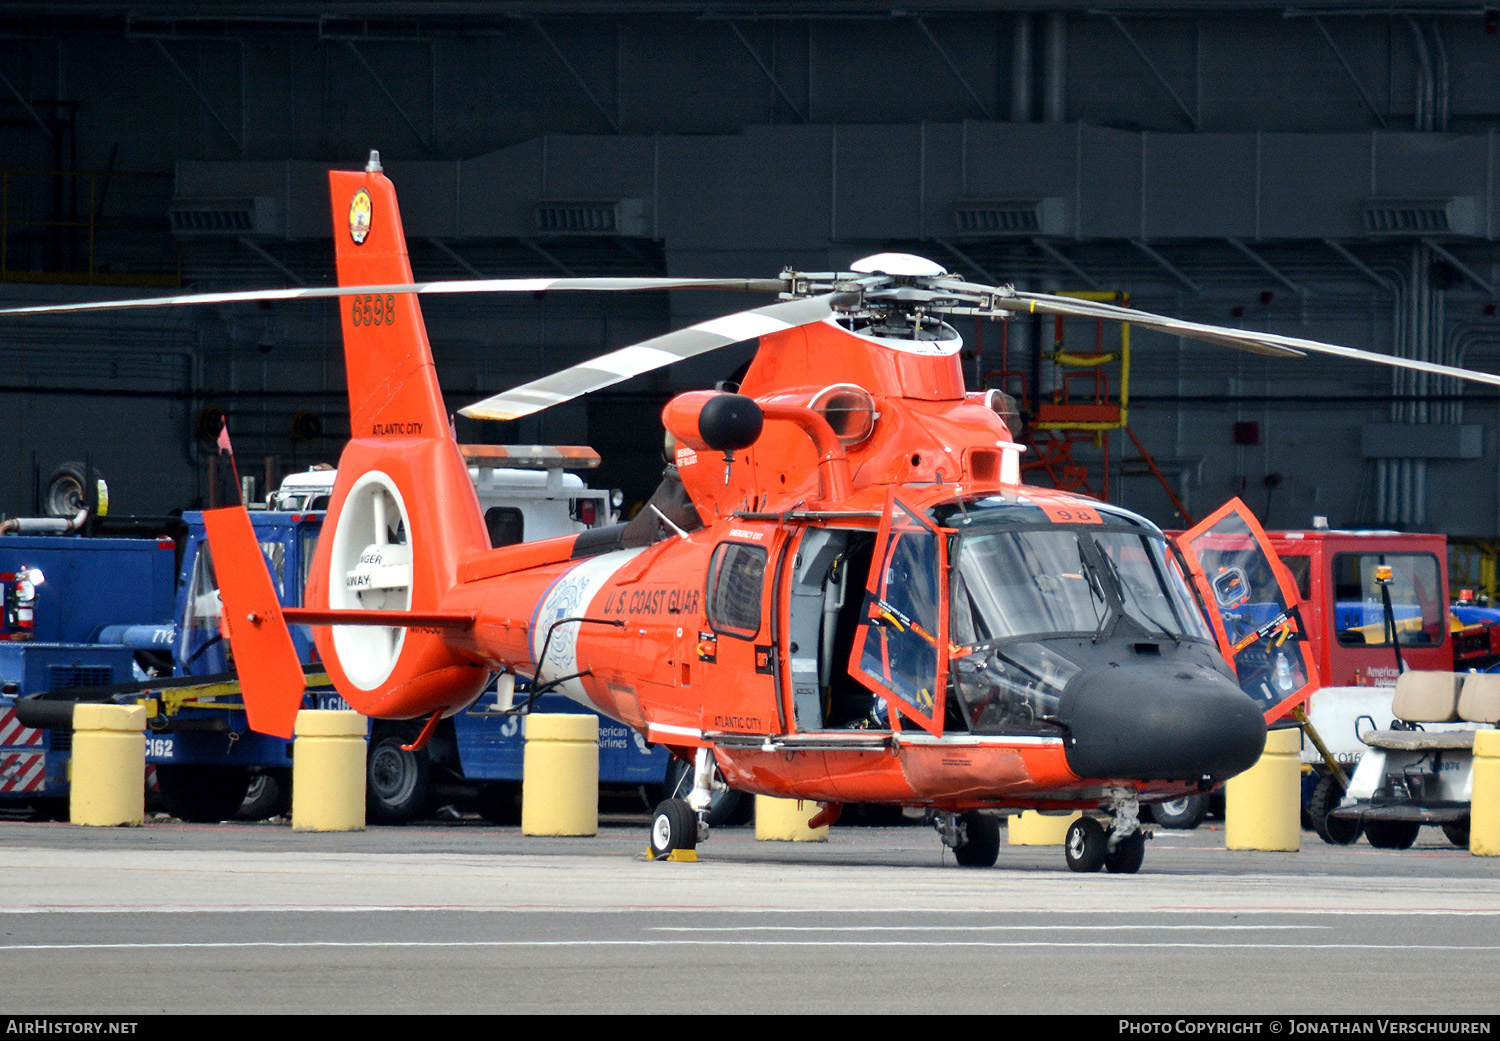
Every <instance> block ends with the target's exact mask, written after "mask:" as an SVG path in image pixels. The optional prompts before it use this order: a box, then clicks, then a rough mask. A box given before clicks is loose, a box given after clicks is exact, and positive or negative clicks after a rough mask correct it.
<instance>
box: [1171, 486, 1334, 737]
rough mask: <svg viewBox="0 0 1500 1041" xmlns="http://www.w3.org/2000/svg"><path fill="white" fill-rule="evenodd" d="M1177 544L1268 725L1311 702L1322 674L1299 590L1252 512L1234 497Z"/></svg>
mask: <svg viewBox="0 0 1500 1041" xmlns="http://www.w3.org/2000/svg"><path fill="white" fill-rule="evenodd" d="M1177 545H1178V547H1179V548H1180V549H1181V550H1182V553H1183V556H1184V557H1185V558H1186V560H1187V565H1188V570H1189V571H1190V572H1191V573H1192V576H1193V583H1194V585H1196V586H1197V588H1198V593H1199V595H1200V596H1201V597H1202V599H1203V603H1204V605H1205V606H1206V607H1207V608H1208V616H1209V617H1208V620H1209V624H1210V625H1212V626H1213V630H1214V637H1215V639H1217V640H1218V643H1219V649H1220V650H1221V651H1223V652H1224V657H1225V658H1226V659H1228V661H1229V662H1230V663H1231V664H1232V665H1233V666H1234V670H1235V674H1236V675H1237V676H1238V677H1239V684H1240V689H1241V690H1243V691H1244V692H1245V693H1246V694H1249V695H1250V696H1251V697H1252V698H1254V699H1255V700H1256V701H1257V702H1258V703H1259V704H1260V706H1261V709H1262V711H1264V712H1265V714H1266V722H1268V723H1270V722H1272V721H1274V720H1277V719H1280V718H1281V717H1283V716H1285V715H1286V714H1287V713H1289V712H1291V711H1292V709H1294V708H1296V707H1297V706H1298V705H1300V704H1302V703H1303V702H1304V701H1306V700H1307V699H1308V697H1309V696H1310V695H1311V694H1312V692H1313V691H1314V690H1316V689H1317V688H1318V685H1319V682H1318V669H1317V665H1316V664H1315V663H1314V660H1313V655H1312V653H1311V648H1310V647H1309V645H1308V642H1307V639H1308V638H1307V631H1306V629H1305V628H1304V626H1303V624H1302V618H1301V615H1300V614H1299V613H1298V610H1297V605H1298V603H1299V602H1300V601H1299V600H1298V597H1297V586H1296V583H1295V582H1293V580H1292V576H1291V575H1290V574H1289V573H1288V572H1287V569H1286V568H1285V567H1284V566H1283V565H1282V563H1281V559H1280V558H1279V557H1278V556H1277V555H1276V551H1275V550H1274V549H1272V548H1271V543H1270V540H1269V539H1267V538H1266V533H1265V531H1264V530H1263V529H1262V528H1261V526H1260V524H1259V523H1258V522H1257V521H1256V519H1255V517H1254V515H1253V514H1251V512H1250V510H1249V509H1248V508H1247V507H1246V506H1245V504H1244V503H1243V502H1241V501H1240V500H1239V499H1231V500H1230V501H1229V502H1227V503H1225V504H1224V505H1223V506H1221V507H1220V508H1219V509H1218V510H1217V511H1215V512H1214V513H1213V514H1212V515H1211V516H1210V517H1208V518H1207V519H1205V520H1204V521H1202V522H1201V523H1200V524H1199V525H1198V526H1197V527H1195V528H1193V529H1192V530H1190V531H1187V532H1184V533H1183V534H1181V535H1179V536H1178V537H1177Z"/></svg>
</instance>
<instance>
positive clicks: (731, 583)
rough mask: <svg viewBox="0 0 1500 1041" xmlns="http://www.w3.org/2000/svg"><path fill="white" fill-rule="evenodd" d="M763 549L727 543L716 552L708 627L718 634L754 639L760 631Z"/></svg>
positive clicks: (710, 575) (711, 564) (710, 570)
mask: <svg viewBox="0 0 1500 1041" xmlns="http://www.w3.org/2000/svg"><path fill="white" fill-rule="evenodd" d="M765 577H766V551H765V548H764V547H763V546H747V545H745V544H744V543H742V542H725V543H723V544H721V545H720V546H719V548H718V549H716V550H714V557H713V560H712V561H710V562H709V568H708V596H707V597H706V600H707V614H708V624H709V626H710V627H711V628H713V630H714V631H715V632H721V633H726V634H728V635H730V636H739V637H742V638H744V639H750V638H752V637H754V636H755V634H756V633H758V632H760V613H761V597H762V595H763V592H764V589H765Z"/></svg>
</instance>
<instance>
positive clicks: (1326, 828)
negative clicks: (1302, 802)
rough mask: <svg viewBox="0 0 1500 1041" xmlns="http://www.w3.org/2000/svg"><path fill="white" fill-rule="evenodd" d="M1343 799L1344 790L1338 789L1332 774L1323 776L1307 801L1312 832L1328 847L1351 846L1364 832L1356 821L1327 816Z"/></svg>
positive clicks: (1337, 783)
mask: <svg viewBox="0 0 1500 1041" xmlns="http://www.w3.org/2000/svg"><path fill="white" fill-rule="evenodd" d="M1343 798H1344V789H1342V788H1340V787H1339V782H1338V780H1337V779H1336V778H1335V777H1334V776H1333V774H1325V775H1324V776H1323V777H1322V778H1321V779H1320V780H1319V781H1318V785H1317V787H1316V788H1314V789H1313V793H1312V798H1311V799H1309V800H1308V801H1307V815H1308V816H1309V817H1311V818H1312V826H1313V831H1315V832H1317V833H1318V838H1320V839H1322V840H1323V841H1324V842H1326V843H1328V844H1329V845H1330V846H1351V845H1353V844H1354V843H1356V842H1358V841H1359V836H1360V835H1361V834H1362V833H1363V832H1364V830H1365V828H1364V825H1363V824H1361V823H1360V822H1359V821H1358V820H1356V819H1353V818H1348V817H1342V818H1341V817H1330V816H1328V814H1329V813H1330V812H1331V811H1332V810H1334V809H1337V808H1338V804H1339V802H1340V801H1341V800H1342V799H1343Z"/></svg>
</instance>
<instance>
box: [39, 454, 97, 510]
mask: <svg viewBox="0 0 1500 1041" xmlns="http://www.w3.org/2000/svg"><path fill="white" fill-rule="evenodd" d="M94 480H95V481H98V482H100V483H103V482H104V475H103V474H101V473H100V472H99V471H98V470H95V471H94ZM105 487H106V488H107V487H108V485H107V484H106V485H105ZM92 491H93V489H91V488H90V487H89V475H88V468H87V467H85V466H84V465H83V464H82V463H63V464H62V465H61V466H59V467H58V468H57V469H56V470H53V471H52V472H51V473H50V474H48V475H47V484H46V485H45V486H44V487H43V489H42V513H44V514H46V515H47V516H48V517H73V516H76V515H77V513H78V511H79V510H82V509H85V508H87V507H88V505H89V502H90V500H91V499H92V498H93V496H92V495H91V494H90V493H91V492H92ZM108 502H109V493H108V492H107V491H106V492H105V498H104V503H103V504H107V503H108ZM103 504H101V505H103Z"/></svg>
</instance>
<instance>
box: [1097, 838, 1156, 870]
mask: <svg viewBox="0 0 1500 1041" xmlns="http://www.w3.org/2000/svg"><path fill="white" fill-rule="evenodd" d="M1145 859H1146V833H1145V832H1144V831H1141V830H1140V829H1139V828H1137V829H1136V830H1135V831H1133V832H1131V833H1130V834H1129V835H1127V836H1126V837H1125V838H1123V839H1121V840H1120V841H1119V842H1118V843H1116V845H1115V848H1114V849H1112V850H1110V851H1109V852H1108V853H1106V854H1104V870H1106V871H1108V872H1109V873H1110V874H1113V875H1133V874H1135V873H1136V872H1137V871H1139V870H1140V869H1141V861H1143V860H1145Z"/></svg>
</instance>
